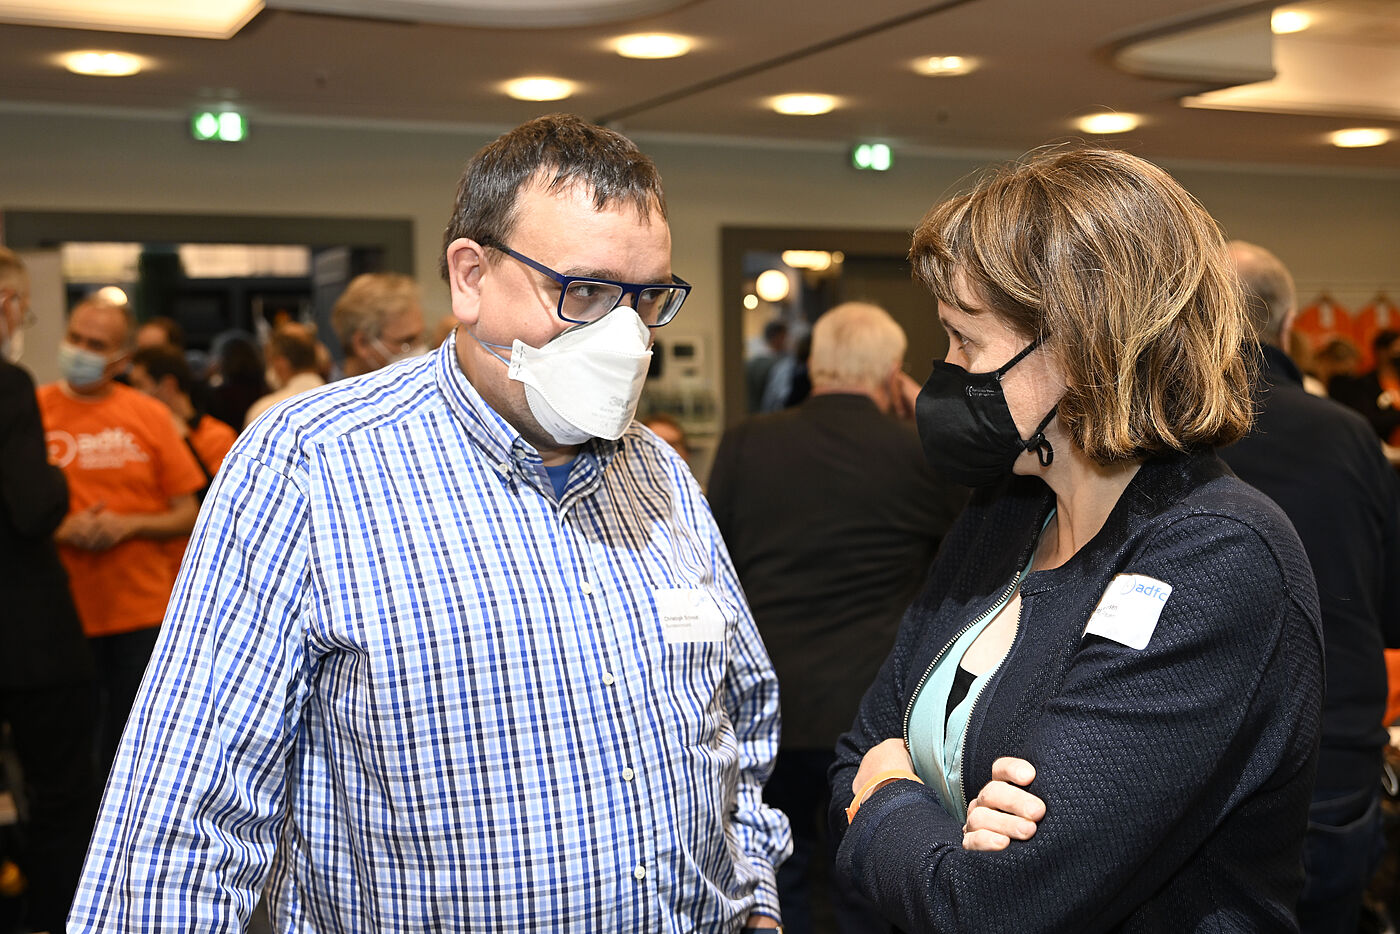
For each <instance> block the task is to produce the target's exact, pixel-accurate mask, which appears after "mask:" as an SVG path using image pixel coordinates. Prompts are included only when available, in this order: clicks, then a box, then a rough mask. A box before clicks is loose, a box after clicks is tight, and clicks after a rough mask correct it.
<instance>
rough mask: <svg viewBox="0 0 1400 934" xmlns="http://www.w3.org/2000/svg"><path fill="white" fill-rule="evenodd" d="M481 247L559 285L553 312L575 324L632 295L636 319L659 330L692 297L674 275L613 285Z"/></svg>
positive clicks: (500, 246) (494, 243) (491, 242)
mask: <svg viewBox="0 0 1400 934" xmlns="http://www.w3.org/2000/svg"><path fill="white" fill-rule="evenodd" d="M482 245H483V246H489V247H490V248H491V249H493V250H499V251H500V252H502V253H504V254H506V255H507V256H509V257H510V258H511V259H514V260H519V261H520V262H522V263H524V264H525V265H526V266H529V267H530V268H531V269H533V270H535V271H536V272H541V273H544V274H545V275H546V276H549V278H551V279H553V280H554V281H555V282H557V283H559V301H558V303H557V304H556V306H555V309H554V312H555V314H557V315H558V316H559V317H560V318H562V319H563V320H565V321H568V322H570V323H572V324H587V323H588V322H590V321H597V320H598V319H599V318H601V317H603V316H604V315H606V314H607V313H608V312H610V311H612V310H613V309H614V308H616V307H617V306H618V305H621V304H622V303H623V302H624V301H625V300H626V299H627V297H628V296H629V295H630V296H633V297H634V298H635V301H636V304H635V305H633V306H632V309H633V310H634V311H635V312H636V313H637V317H639V318H641V319H642V323H644V324H645V325H646V326H647V327H649V328H659V327H661V326H662V325H663V324H669V323H670V321H671V319H672V318H674V317H675V316H676V312H678V311H680V310H681V305H683V304H684V303H685V297H686V296H687V295H689V294H690V283H689V282H686V281H685V280H684V279H681V278H680V277H679V276H672V277H671V282H670V284H666V285H663V284H661V283H654V282H614V281H612V280H611V279H595V278H593V277H592V276H566V275H564V274H563V273H560V272H555V271H554V270H553V269H550V268H549V267H548V266H546V265H545V264H544V263H541V262H537V261H535V260H533V259H531V258H530V257H528V256H526V255H525V254H523V253H517V252H515V251H514V250H512V249H511V248H510V247H508V246H506V245H505V244H504V243H499V242H497V241H494V240H483V241H482Z"/></svg>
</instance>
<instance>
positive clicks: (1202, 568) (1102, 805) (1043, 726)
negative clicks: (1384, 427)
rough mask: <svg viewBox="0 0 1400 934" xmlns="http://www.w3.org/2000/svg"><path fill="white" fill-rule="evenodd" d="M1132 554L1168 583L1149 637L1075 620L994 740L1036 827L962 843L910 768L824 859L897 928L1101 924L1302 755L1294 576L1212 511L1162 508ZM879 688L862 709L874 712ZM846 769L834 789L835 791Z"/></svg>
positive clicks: (1311, 729) (1313, 642)
mask: <svg viewBox="0 0 1400 934" xmlns="http://www.w3.org/2000/svg"><path fill="white" fill-rule="evenodd" d="M1144 555H1145V557H1142V558H1140V559H1139V560H1138V561H1135V562H1134V563H1133V565H1132V566H1131V567H1129V568H1128V569H1127V570H1128V571H1131V572H1133V573H1141V574H1145V575H1147V576H1150V577H1153V578H1157V579H1159V580H1163V581H1167V582H1173V581H1176V582H1177V585H1176V586H1175V588H1174V590H1173V592H1172V594H1171V596H1170V598H1169V599H1168V600H1167V602H1166V604H1165V605H1164V607H1163V611H1162V614H1161V617H1160V619H1159V620H1158V623H1157V627H1156V630H1155V632H1154V634H1153V635H1152V638H1151V640H1150V641H1149V643H1148V645H1147V646H1146V647H1145V648H1144V649H1142V650H1136V649H1133V648H1130V647H1128V646H1124V645H1120V644H1118V643H1116V642H1113V641H1111V640H1109V639H1105V638H1102V637H1099V636H1095V635H1089V636H1085V637H1084V639H1083V641H1082V642H1081V644H1080V648H1079V651H1078V653H1077V654H1076V655H1075V657H1074V659H1073V662H1072V664H1071V665H1070V667H1069V669H1068V671H1067V673H1066V675H1065V677H1064V680H1063V682H1062V683H1061V686H1060V688H1059V690H1058V691H1057V693H1055V694H1054V695H1053V696H1052V697H1051V698H1050V700H1049V701H1048V703H1047V704H1046V705H1045V707H1044V708H1043V710H1041V712H1040V713H1039V715H1038V718H1037V719H1036V720H1035V721H1034V723H1033V724H1031V725H1030V727H1029V728H1028V733H1027V737H1026V741H1025V744H1024V747H1023V748H1014V749H1012V748H1008V749H1005V750H998V751H996V754H997V755H1003V754H1004V755H1017V756H1022V757H1024V758H1026V759H1029V760H1030V761H1031V763H1032V764H1033V765H1035V766H1036V769H1037V777H1036V780H1035V782H1033V783H1032V785H1031V786H1030V790H1031V791H1032V792H1033V793H1034V794H1036V795H1037V796H1039V797H1040V798H1041V799H1042V800H1043V801H1044V802H1045V804H1046V816H1045V818H1044V819H1043V820H1042V821H1041V823H1040V825H1039V827H1038V829H1037V831H1036V834H1035V836H1034V837H1032V838H1031V839H1030V840H1028V841H1012V843H1011V845H1010V846H1009V847H1008V848H1007V849H1005V850H1003V851H1000V852H996V853H986V852H970V851H965V850H963V849H962V847H961V836H962V833H961V825H960V822H958V821H955V820H954V819H953V818H952V817H950V816H949V815H948V814H947V813H946V812H945V811H944V810H943V809H942V807H941V806H940V805H939V803H938V801H937V798H936V797H935V796H934V793H933V792H932V791H931V790H930V789H928V788H926V787H925V786H921V785H917V784H915V783H912V782H894V783H892V784H890V785H888V786H886V787H885V788H882V789H880V790H879V791H877V792H876V793H875V794H874V795H872V796H871V797H870V798H869V799H868V800H867V801H866V802H865V803H864V804H863V805H862V807H861V810H860V813H859V814H858V815H857V816H856V819H855V820H854V821H853V822H852V823H851V826H850V827H849V829H847V830H846V832H845V836H844V839H842V841H841V845H840V850H839V852H838V855H837V871H838V872H841V873H843V874H844V875H845V876H847V877H848V878H850V879H852V880H854V881H855V883H856V885H857V887H858V888H859V889H860V890H862V891H863V892H864V893H865V894H866V895H868V896H869V897H871V898H872V899H873V900H874V901H875V902H876V904H877V905H879V907H880V909H881V910H882V912H883V913H884V914H885V915H886V916H887V917H889V918H890V919H891V920H893V921H894V922H895V923H896V924H897V925H898V926H899V927H900V928H901V929H903V930H907V931H910V932H920V931H953V930H958V931H994V930H995V931H1054V930H1074V931H1083V932H1091V931H1106V930H1110V929H1113V928H1114V927H1115V926H1116V925H1117V924H1119V923H1121V922H1122V920H1123V919H1124V918H1125V917H1126V916H1127V915H1128V914H1129V913H1130V912H1131V911H1132V910H1133V909H1134V908H1135V907H1136V906H1137V905H1138V904H1140V902H1141V901H1142V900H1143V899H1144V898H1145V897H1147V896H1148V895H1150V894H1151V893H1152V892H1154V891H1157V890H1159V889H1160V887H1161V886H1162V885H1164V884H1165V883H1166V882H1167V881H1168V880H1169V879H1170V878H1171V875H1172V874H1173V873H1174V872H1176V871H1177V870H1179V869H1180V868H1181V867H1182V866H1183V865H1184V864H1185V863H1186V862H1187V861H1188V860H1189V859H1190V858H1191V855H1192V854H1193V853H1195V852H1197V851H1198V850H1199V848H1200V847H1201V846H1202V845H1203V843H1204V841H1205V840H1206V838H1207V837H1208V836H1209V835H1210V834H1212V833H1213V832H1215V830H1216V829H1217V828H1218V826H1219V822H1220V820H1223V817H1220V815H1222V814H1224V813H1226V812H1228V811H1229V810H1230V809H1231V807H1232V806H1233V804H1237V803H1238V802H1239V801H1240V800H1241V799H1243V798H1245V797H1247V796H1248V795H1250V794H1252V793H1254V792H1255V791H1258V790H1259V789H1260V788H1261V786H1265V785H1267V784H1269V783H1271V782H1272V783H1277V782H1281V781H1283V780H1284V777H1286V776H1291V775H1299V774H1303V773H1305V772H1306V771H1307V770H1308V769H1309V768H1310V766H1309V763H1308V761H1307V756H1308V755H1309V753H1308V752H1306V751H1307V750H1312V749H1315V744H1316V737H1317V731H1318V721H1319V716H1320V700H1321V646H1320V644H1319V641H1318V637H1317V634H1316V627H1315V623H1316V620H1315V613H1316V611H1315V609H1313V610H1311V611H1309V610H1307V608H1306V601H1305V600H1304V601H1300V600H1299V598H1297V597H1295V596H1293V592H1292V590H1291V588H1292V587H1299V588H1301V587H1303V585H1305V584H1308V583H1310V582H1309V581H1297V580H1287V579H1285V577H1284V573H1283V571H1282V569H1281V567H1280V564H1279V562H1278V561H1277V560H1276V559H1275V558H1274V557H1273V555H1272V553H1271V551H1270V549H1269V547H1268V546H1267V545H1266V544H1265V543H1264V542H1263V541H1262V539H1261V538H1260V537H1259V535H1258V534H1257V533H1256V532H1254V531H1253V530H1251V529H1249V528H1247V527H1246V526H1244V525H1243V524H1241V523H1238V522H1234V521H1232V520H1222V519H1221V518H1219V517H1211V516H1201V517H1194V518H1191V519H1183V520H1178V521H1177V522H1176V523H1174V524H1172V525H1171V526H1169V527H1167V528H1166V529H1164V530H1163V531H1161V532H1159V534H1158V536H1157V540H1156V541H1155V542H1154V543H1151V544H1150V545H1149V546H1148V547H1147V548H1146V549H1144ZM1304 572H1305V569H1304ZM1309 612H1311V613H1312V617H1311V618H1310V617H1309ZM1310 619H1311V623H1310ZM896 683H897V682H896ZM888 700H889V699H888V698H886V697H884V696H883V695H881V696H880V697H876V698H872V697H870V696H867V698H866V700H865V702H863V705H862V707H863V708H865V707H867V706H870V707H872V713H871V714H870V716H871V717H872V720H873V721H876V722H878V721H880V720H881V718H882V717H884V718H885V719H887V718H888V712H887V711H886V710H885V707H886V705H887V704H888ZM889 735H899V734H898V733H897V732H896V733H891V734H889ZM850 741H851V739H850V737H849V736H848V737H843V742H850ZM981 741H983V742H988V743H991V744H992V745H993V746H995V745H996V744H997V743H998V742H999V741H1001V740H999V738H997V737H984V738H983V739H982V740H981ZM855 742H859V737H857V738H856V740H855ZM1300 750H1302V751H1300ZM858 751H859V750H856V749H854V748H850V749H847V750H846V752H847V755H846V756H845V760H846V761H847V762H848V763H849V761H850V759H851V758H852V757H854V756H855V754H856V753H857V752H858ZM857 761H858V760H857ZM843 774H845V773H843ZM837 781H838V784H839V776H838V778H837ZM970 781H972V782H974V783H975V782H976V781H978V780H975V779H974V780H970ZM846 783H847V784H846V787H845V788H844V789H842V788H839V787H838V788H835V789H833V791H834V792H838V791H844V795H845V798H846V800H847V801H849V799H850V790H849V778H847V779H846ZM976 790H977V789H976V788H975V787H970V788H969V795H972V794H975V793H976ZM1299 817H1300V819H1301V815H1299Z"/></svg>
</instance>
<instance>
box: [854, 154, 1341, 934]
mask: <svg viewBox="0 0 1400 934" xmlns="http://www.w3.org/2000/svg"><path fill="white" fill-rule="evenodd" d="M910 258H911V260H912V263H913V266H914V269H915V273H916V275H917V277H918V278H919V280H920V281H921V282H922V283H923V284H925V285H926V286H927V287H929V288H930V290H931V291H932V292H933V293H934V295H935V296H936V298H937V300H938V315H939V318H940V320H941V321H942V323H943V326H944V328H945V330H946V331H947V332H948V338H949V351H948V356H947V359H946V361H944V362H941V363H936V364H935V365H934V369H933V373H932V375H930V376H929V378H928V381H927V382H926V383H925V384H924V386H923V389H922V390H921V391H920V392H919V395H918V399H917V402H916V405H915V417H916V422H917V425H918V428H919V434H920V439H921V441H922V444H923V447H924V451H925V454H926V456H927V458H928V460H929V462H930V464H931V465H932V466H933V467H934V469H935V470H936V471H938V472H940V473H942V474H943V475H944V476H946V477H948V478H949V479H951V480H954V481H956V482H958V483H963V484H967V485H969V486H972V487H974V488H976V492H975V493H974V495H973V497H972V500H971V502H970V504H969V505H968V507H967V509H966V510H965V511H964V513H963V515H962V518H961V519H960V520H959V521H958V523H957V524H956V525H955V526H954V528H953V529H952V531H950V532H949V533H948V536H947V537H946V538H945V539H944V542H943V549H942V552H941V557H940V558H939V560H938V561H937V562H936V563H935V566H934V569H933V571H932V573H931V575H930V577H929V579H928V581H927V583H926V585H925V588H924V590H923V592H922V593H921V594H920V595H919V596H918V597H917V598H916V599H915V601H914V603H913V604H912V605H911V606H910V608H909V610H908V612H907V613H906V615H905V618H904V622H903V624H902V625H901V628H900V632H899V635H898V637H897V639H896V643H895V647H894V649H893V651H892V652H891V653H890V655H889V657H888V658H887V659H886V661H885V663H884V666H883V667H882V668H881V670H880V673H879V674H878V675H877V677H876V680H875V683H874V685H873V686H872V687H871V688H870V689H869V691H868V692H867V693H866V695H865V697H864V699H863V700H862V702H861V706H860V710H859V712H858V714H857V716H856V718H855V721H854V723H853V724H852V727H851V730H850V731H849V732H848V733H847V734H845V735H844V736H842V738H841V739H840V741H839V742H838V744H837V761H836V764H835V766H834V767H833V769H832V771H831V783H832V796H833V812H832V814H831V821H832V826H833V829H834V830H835V832H836V833H837V834H838V835H839V836H840V838H841V840H840V847H839V850H838V854H837V870H838V872H840V873H841V874H842V875H843V876H844V877H845V878H847V879H848V880H850V881H851V882H852V883H853V884H854V885H855V886H856V888H857V889H858V890H859V891H861V892H862V893H863V894H865V895H866V896H867V897H868V898H870V899H871V900H872V901H874V902H875V904H876V905H877V906H878V908H879V909H880V911H881V912H882V913H883V914H884V915H885V916H886V917H887V918H888V919H889V920H890V921H892V922H894V923H895V924H896V925H897V926H898V927H899V928H900V929H901V930H904V931H908V932H910V934H916V932H935V931H938V932H942V931H974V932H975V931H988V932H990V931H1031V930H1036V931H1066V932H1068V931H1073V932H1076V934H1079V932H1092V931H1110V930H1114V931H1117V930H1131V931H1173V932H1188V931H1212V932H1246V931H1263V930H1270V931H1289V930H1296V927H1295V924H1296V922H1295V921H1294V919H1293V909H1294V903H1295V902H1296V900H1297V898H1298V894H1299V891H1300V889H1301V884H1302V878H1303V877H1302V860H1301V856H1302V843H1303V834H1304V830H1305V828H1306V825H1307V819H1308V805H1309V798H1310V794H1311V789H1312V780H1313V773H1314V770H1315V768H1316V764H1317V740H1318V734H1319V730H1320V705H1321V695H1322V640H1321V633H1320V625H1319V614H1318V604H1317V591H1316V588H1315V585H1314V582H1313V577H1312V573H1311V570H1310V568H1309V565H1308V561H1307V556H1306V554H1305V553H1304V551H1303V548H1302V545H1301V543H1300V542H1299V541H1298V537H1297V535H1296V534H1295V533H1294V531H1293V528H1292V526H1291V525H1290V524H1289V522H1288V520H1287V518H1286V517H1285V516H1284V515H1283V513H1282V512H1281V511H1280V510H1279V509H1278V507H1277V506H1276V505H1274V503H1273V502H1272V501H1270V500H1268V499H1267V498H1266V497H1264V496H1263V495H1262V494H1260V493H1259V492H1258V491H1256V490H1254V489H1253V488H1251V487H1249V486H1246V485H1245V484H1244V483H1242V482H1241V481H1239V480H1238V479H1237V478H1236V477H1234V475H1233V474H1231V473H1230V471H1229V469H1228V468H1227V467H1226V466H1225V465H1224V463H1223V462H1222V461H1221V460H1220V459H1219V458H1218V457H1217V456H1216V454H1215V453H1214V450H1213V449H1214V448H1215V447H1216V446H1219V445H1224V444H1227V443H1230V442H1232V441H1235V440H1238V439H1239V438H1240V437H1241V436H1242V435H1243V434H1244V433H1245V432H1246V431H1247V430H1248V428H1249V425H1250V419H1251V414H1252V410H1251V401H1250V389H1251V375H1252V374H1251V366H1252V361H1253V359H1254V358H1253V349H1252V339H1253V330H1252V327H1251V325H1250V323H1249V319H1248V316H1247V313H1246V311H1245V306H1244V302H1243V300H1242V295H1241V292H1240V287H1239V283H1238V281H1237V280H1236V278H1235V274H1234V270H1233V267H1232V265H1231V263H1230V259H1229V256H1228V254H1227V252H1226V249H1225V242H1224V239H1223V237H1222V236H1221V233H1220V231H1219V229H1218V227H1217V226H1216V224H1215V223H1214V221H1213V220H1212V219H1211V218H1210V217H1209V215H1207V214H1206V213H1205V211H1204V210H1203V209H1202V208H1201V207H1200V206H1199V205H1198V204H1197V203H1196V202H1195V201H1193V200H1192V199H1191V197H1190V196H1189V195H1188V194H1187V193H1186V192H1185V191H1183V190H1182V189H1181V187H1180V186H1179V185H1177V183H1176V182H1175V181H1173V180H1172V179H1171V178H1170V177H1169V176H1167V175H1166V173H1164V172H1162V171H1161V170H1160V169H1158V168H1156V167H1155V166H1152V165H1150V164H1149V163H1147V162H1144V161H1143V160H1141V159H1138V158H1136V157H1134V156H1130V155H1128V154H1126V153H1122V152H1114V151H1108V150H1095V149H1068V150H1059V151H1055V150H1052V151H1049V152H1046V153H1042V154H1039V155H1037V156H1034V157H1032V158H1030V159H1029V160H1027V161H1026V162H1024V163H1023V164H1020V165H1017V166H1013V167H1009V168H1005V169H1003V170H1000V171H998V172H995V173H992V174H989V175H988V176H987V177H986V178H984V179H983V180H982V181H981V182H980V183H978V184H977V186H976V187H975V188H974V189H973V190H972V191H971V192H970V193H968V194H965V195H961V196H958V197H956V198H953V199H952V200H950V201H948V202H945V203H943V204H941V205H938V206H937V207H935V208H934V209H933V210H932V211H931V212H930V213H929V214H928V216H926V217H925V218H924V220H923V222H922V223H921V224H920V225H919V227H918V229H917V230H916V231H915V234H914V241H913V247H912V249H911V251H910Z"/></svg>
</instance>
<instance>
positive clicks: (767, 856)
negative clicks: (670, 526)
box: [712, 529, 792, 919]
mask: <svg viewBox="0 0 1400 934" xmlns="http://www.w3.org/2000/svg"><path fill="white" fill-rule="evenodd" d="M713 538H714V544H713V546H712V547H713V553H712V554H713V560H714V562H715V580H716V584H717V585H718V586H719V587H720V588H721V589H722V590H723V591H724V592H725V593H726V594H727V595H728V596H729V597H730V598H731V599H733V600H734V602H735V604H736V605H737V606H738V607H739V619H738V623H737V625H736V627H735V633H734V637H733V638H734V644H733V651H732V652H731V654H730V663H729V671H728V673H727V676H726V684H725V708H726V710H727V712H728V713H729V719H730V722H731V723H732V724H733V726H734V733H735V738H736V740H737V742H738V745H739V786H738V793H737V794H736V796H735V803H734V811H733V814H732V818H731V827H732V828H733V831H734V835H735V838H736V840H737V841H738V844H739V848H740V850H741V851H742V852H743V853H745V854H746V855H747V856H748V858H749V862H750V864H751V865H752V867H753V869H754V872H755V873H756V874H757V875H758V877H759V880H760V881H759V884H758V888H757V890H756V892H755V903H754V907H753V910H754V911H755V912H757V913H759V914H764V915H768V916H769V917H772V918H776V919H781V918H782V911H781V909H780V908H779V907H778V885H777V876H776V873H777V867H778V865H779V864H780V863H782V861H783V860H785V859H787V857H788V855H789V854H790V853H791V852H792V834H791V831H790V829H789V826H788V820H787V816H786V815H784V814H783V813H782V812H781V811H779V810H777V809H775V808H771V807H769V806H768V805H766V804H764V803H763V786H764V784H765V783H766V782H767V781H768V776H770V775H771V774H773V761H774V759H775V758H776V757H777V755H778V735H779V729H780V726H781V722H780V715H779V710H778V676H777V675H776V674H775V673H774V671H773V663H772V662H771V661H769V659H768V652H767V650H766V649H765V648H764V647H763V640H762V638H761V637H760V636H759V634H758V626H757V625H756V624H755V623H754V620H753V614H751V613H750V612H749V605H748V602H747V601H746V600H745V599H744V593H743V590H742V588H741V587H740V586H739V578H738V575H737V574H735V572H734V566H733V564H732V563H731V562H730V560H729V554H728V552H726V551H725V550H724V545H723V542H722V540H721V539H720V537H719V534H718V529H715V530H714V536H713Z"/></svg>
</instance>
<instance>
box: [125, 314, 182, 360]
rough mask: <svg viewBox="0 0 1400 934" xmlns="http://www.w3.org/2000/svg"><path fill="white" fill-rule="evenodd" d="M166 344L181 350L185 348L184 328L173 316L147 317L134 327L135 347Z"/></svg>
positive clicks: (141, 348) (138, 348)
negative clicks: (138, 325)
mask: <svg viewBox="0 0 1400 934" xmlns="http://www.w3.org/2000/svg"><path fill="white" fill-rule="evenodd" d="M162 344H167V345H169V346H171V347H174V348H175V349H176V350H179V351H181V352H183V351H184V349H185V329H184V328H182V327H181V326H180V322H178V321H176V320H175V319H174V318H166V317H164V316H160V317H155V318H147V319H146V320H145V321H143V322H141V326H140V327H138V328H137V329H136V349H137V350H143V349H145V348H147V347H159V346H161V345H162Z"/></svg>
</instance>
